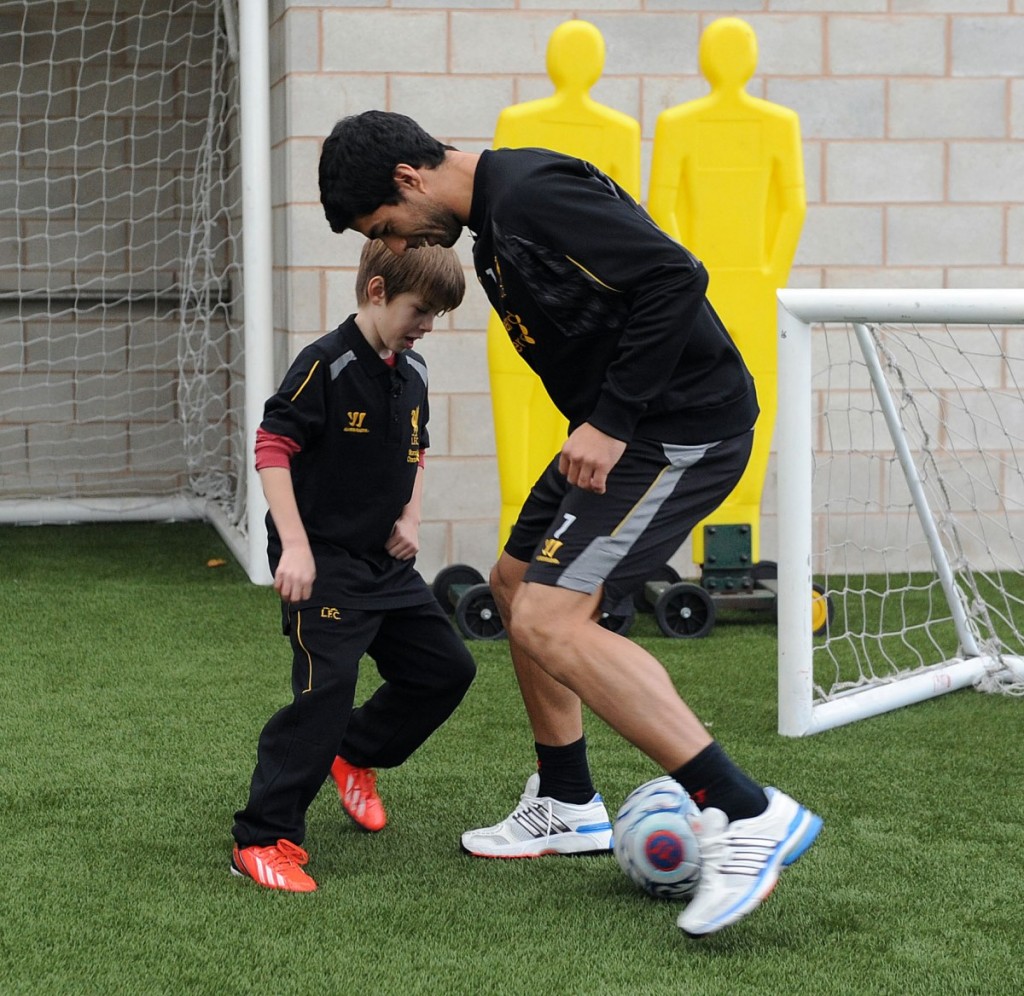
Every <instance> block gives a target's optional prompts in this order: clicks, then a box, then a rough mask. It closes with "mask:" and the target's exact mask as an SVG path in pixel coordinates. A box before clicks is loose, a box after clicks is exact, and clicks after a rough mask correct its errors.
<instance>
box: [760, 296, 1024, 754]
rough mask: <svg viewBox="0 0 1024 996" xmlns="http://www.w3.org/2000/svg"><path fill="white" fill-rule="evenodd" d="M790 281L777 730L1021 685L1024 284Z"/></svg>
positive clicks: (783, 352) (782, 401)
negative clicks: (833, 285) (839, 285)
mask: <svg viewBox="0 0 1024 996" xmlns="http://www.w3.org/2000/svg"><path fill="white" fill-rule="evenodd" d="M779 297H780V308H779V330H780V333H779V334H780V339H779V379H780V384H779V420H778V427H779V428H778V439H777V448H778V470H779V508H780V509H785V510H786V511H785V515H780V521H779V604H778V610H779V616H778V618H779V731H780V732H781V733H784V734H787V735H793V736H801V735H804V734H807V733H814V732H818V731H820V730H825V729H829V728H831V727H834V726H838V725H840V724H843V723H847V722H851V721H853V720H856V719H860V718H863V717H866V716H872V715H876V714H878V713H881V712H884V711H887V710H890V709H894V708H897V707H900V706H903V705H908V704H910V703H913V702H918V701H921V700H923V699H926V698H930V697H933V696H936V695H939V694H942V693H944V692H947V691H952V690H955V689H959V688H964V687H969V686H974V687H976V688H979V689H982V690H985V691H999V692H1004V693H1008V694H1016V695H1021V694H1024V324H1022V323H1024V293H1021V292H1017V291H930V292H911V291H783V292H781V293H780V295H779ZM815 584H817V585H818V586H819V588H818V591H819V592H820V591H824V592H825V597H826V598H827V602H828V624H827V626H825V627H822V626H816V625H815V623H814V622H812V621H811V605H812V602H813V601H814V597H812V595H811V591H812V585H815ZM814 630H817V631H818V633H819V635H818V636H812V631H814Z"/></svg>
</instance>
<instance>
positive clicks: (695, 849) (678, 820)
mask: <svg viewBox="0 0 1024 996" xmlns="http://www.w3.org/2000/svg"><path fill="white" fill-rule="evenodd" d="M696 812H698V809H697V806H696V805H695V804H694V802H693V800H692V799H691V798H690V797H689V795H688V794H687V793H686V790H685V789H684V788H683V787H682V785H680V784H679V782H677V781H676V780H675V779H674V778H672V777H671V776H670V775H663V776H662V777H661V778H655V779H653V780H652V781H649V782H645V783H644V784H643V785H641V786H640V787H639V788H636V789H633V791H632V792H630V794H629V795H628V796H627V797H626V801H625V802H624V803H623V804H622V808H621V809H620V810H619V812H618V815H617V816H616V817H615V827H614V839H615V844H614V850H615V859H616V860H617V861H618V863H619V867H620V868H621V869H622V870H623V871H624V872H625V873H626V875H627V876H628V877H629V878H630V879H632V881H633V882H634V883H635V884H636V885H638V886H639V887H640V888H641V889H643V891H644V892H646V893H647V894H648V895H650V896H654V897H655V899H689V898H690V897H691V896H692V895H693V893H694V892H695V891H696V888H697V883H698V882H699V881H700V865H701V859H700V847H699V845H698V844H697V838H696V837H695V836H694V833H693V831H692V830H691V829H690V824H689V822H688V821H687V819H686V816H687V814H688V813H696Z"/></svg>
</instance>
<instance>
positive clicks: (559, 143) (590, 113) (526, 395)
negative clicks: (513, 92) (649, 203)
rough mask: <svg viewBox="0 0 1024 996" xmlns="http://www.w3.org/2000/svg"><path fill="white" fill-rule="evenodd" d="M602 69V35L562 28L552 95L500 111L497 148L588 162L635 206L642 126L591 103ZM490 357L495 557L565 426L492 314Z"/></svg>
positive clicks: (554, 37)
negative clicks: (497, 498) (536, 150)
mask: <svg viewBox="0 0 1024 996" xmlns="http://www.w3.org/2000/svg"><path fill="white" fill-rule="evenodd" d="M603 68H604V38H602V36H601V32H600V31H598V30H597V28H596V27H594V25H593V24H590V23H589V22H587V21H566V22H565V23H564V24H560V25H559V26H558V27H557V28H555V30H554V31H553V32H552V33H551V38H550V39H549V41H548V50H547V70H548V76H550V77H551V81H552V82H553V83H554V84H555V92H554V94H553V95H552V96H550V97H544V98H542V99H540V100H530V101H527V102H526V103H523V104H514V105H513V106H512V107H507V108H505V110H503V111H502V112H501V114H500V115H499V117H498V124H497V127H496V129H495V132H494V147H495V148H524V147H531V146H532V147H540V148H545V149H552V150H554V151H555V152H563V153H565V154H566V155H570V156H575V157H576V158H578V159H586V160H587V161H588V162H591V163H593V164H594V165H595V166H597V168H598V169H600V170H602V171H603V172H605V173H607V174H608V175H609V176H610V177H611V178H612V179H613V180H615V182H616V183H618V184H619V186H621V187H622V188H623V189H624V190H626V191H628V192H629V193H630V194H631V195H632V196H633V197H635V198H639V196H640V125H639V123H638V122H637V121H635V120H634V119H633V118H631V117H629V116H628V115H626V114H623V113H621V112H620V111H616V110H613V109H612V108H610V107H605V106H604V105H602V104H598V103H596V102H595V101H593V100H591V98H590V96H589V90H590V88H591V87H592V86H593V85H594V84H595V83H596V82H597V81H598V79H600V76H601V70H602V69H603ZM487 356H488V363H489V365H490V373H491V400H492V404H493V407H494V435H495V443H496V447H497V454H498V478H499V483H500V485H501V522H500V525H499V536H498V547H499V551H500V549H501V548H502V547H503V546H504V545H505V540H506V539H507V538H508V534H509V530H510V529H511V528H512V524H513V523H514V522H515V520H516V516H517V515H518V513H519V509H520V507H521V506H522V504H523V502H524V501H525V499H526V496H527V494H529V491H530V488H531V487H532V486H533V483H534V481H536V479H537V478H538V477H539V476H540V473H541V471H542V470H543V469H544V467H545V466H547V464H548V462H549V461H550V460H551V458H552V457H553V456H554V455H555V454H556V453H557V452H558V451H559V449H560V448H561V446H562V444H563V443H564V442H565V438H566V430H567V426H566V421H565V418H564V417H563V416H562V414H561V413H560V412H559V411H558V410H557V409H556V408H555V406H554V405H553V404H552V402H551V400H550V399H549V398H548V396H547V393H546V392H545V390H544V387H543V385H542V384H541V382H540V380H539V379H538V377H537V376H536V375H535V374H534V373H533V371H532V370H530V368H529V367H528V366H526V364H524V363H523V361H522V359H520V357H519V356H518V355H517V354H516V351H515V349H514V348H513V346H512V344H511V342H510V341H509V338H508V333H507V332H506V331H505V329H504V326H503V325H502V323H501V320H500V319H499V318H498V317H497V315H494V314H492V315H491V317H490V321H489V322H488V325H487Z"/></svg>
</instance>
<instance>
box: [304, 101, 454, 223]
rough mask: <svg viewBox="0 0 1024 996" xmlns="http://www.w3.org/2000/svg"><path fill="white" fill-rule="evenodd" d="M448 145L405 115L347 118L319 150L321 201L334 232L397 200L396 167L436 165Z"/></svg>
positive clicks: (387, 113) (366, 113)
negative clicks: (401, 165) (403, 165)
mask: <svg viewBox="0 0 1024 996" xmlns="http://www.w3.org/2000/svg"><path fill="white" fill-rule="evenodd" d="M447 148H450V146H445V145H442V144H441V143H440V142H439V141H438V140H437V139H436V138H433V137H432V136H430V135H428V134H427V133H426V132H425V131H424V130H423V129H422V128H421V127H420V126H419V125H418V124H417V123H416V122H415V121H413V119H412V118H408V117H406V116H405V115H404V114H394V113H392V112H390V111H364V112H363V113H362V114H353V115H350V116H349V117H347V118H342V119H341V120H340V121H339V122H338V123H337V124H336V125H335V126H334V128H333V130H332V131H331V133H330V135H328V136H327V138H326V139H325V140H324V144H323V149H322V150H321V152H320V203H321V204H323V206H324V214H325V215H326V216H327V220H328V222H330V225H331V231H333V232H343V231H345V229H346V228H351V227H352V222H353V221H354V220H355V219H356V218H361V217H363V216H365V215H368V214H373V212H374V211H376V210H377V208H379V207H380V206H381V205H382V204H397V203H398V202H399V200H400V199H401V198H400V196H399V193H398V188H397V186H396V185H395V179H394V172H395V167H396V166H397V165H398V164H399V163H406V164H408V165H409V166H413V167H416V168H419V167H421V166H424V167H427V168H430V169H433V168H435V167H437V166H440V165H441V163H442V162H443V161H444V155H445V149H447Z"/></svg>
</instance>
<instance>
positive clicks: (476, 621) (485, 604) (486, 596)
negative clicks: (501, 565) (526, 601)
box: [455, 584, 505, 640]
mask: <svg viewBox="0 0 1024 996" xmlns="http://www.w3.org/2000/svg"><path fill="white" fill-rule="evenodd" d="M455 622H456V624H457V625H458V627H459V630H460V631H461V632H462V635H463V636H464V637H466V638H467V639H469V640H500V639H501V638H502V637H503V636H504V635H505V627H504V625H503V624H502V622H501V616H500V615H499V614H498V606H497V603H496V602H495V601H494V596H493V595H492V594H491V589H490V588H489V587H488V586H487V585H486V584H475V585H472V586H471V587H469V588H467V589H466V590H465V591H464V592H463V593H462V597H461V598H460V599H459V600H458V601H457V602H456V603H455Z"/></svg>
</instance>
